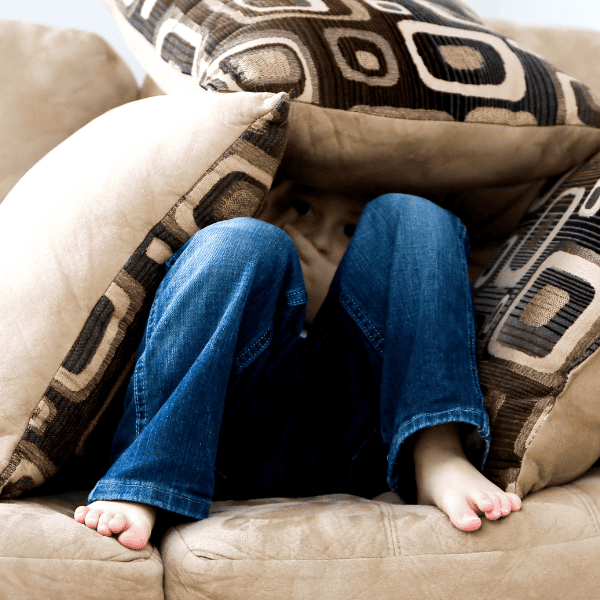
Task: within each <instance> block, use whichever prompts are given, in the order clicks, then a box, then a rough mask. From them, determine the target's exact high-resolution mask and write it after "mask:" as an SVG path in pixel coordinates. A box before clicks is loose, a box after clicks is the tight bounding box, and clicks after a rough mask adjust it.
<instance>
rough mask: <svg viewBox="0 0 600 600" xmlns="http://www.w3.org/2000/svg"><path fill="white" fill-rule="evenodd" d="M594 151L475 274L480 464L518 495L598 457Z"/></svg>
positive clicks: (598, 171) (599, 337)
mask: <svg viewBox="0 0 600 600" xmlns="http://www.w3.org/2000/svg"><path fill="white" fill-rule="evenodd" d="M599 211H600V153H599V154H596V156H594V157H593V158H592V159H591V160H590V161H588V162H587V163H586V164H585V165H583V166H581V167H579V168H577V169H575V170H573V171H572V172H571V173H568V174H567V175H566V176H564V177H563V178H561V179H560V180H559V181H557V182H556V184H555V185H554V187H552V188H551V189H549V190H547V192H546V194H545V195H543V196H542V197H541V198H540V199H539V200H538V201H537V202H536V203H534V204H533V205H532V206H531V207H530V209H529V212H528V213H527V214H526V215H525V217H524V218H523V220H522V222H521V223H520V225H519V227H518V228H517V230H516V232H515V233H514V235H512V236H511V237H510V238H509V240H508V241H507V242H506V244H505V245H504V246H503V247H502V248H501V249H500V250H499V252H498V253H497V255H496V256H495V258H494V259H493V260H492V261H491V262H490V263H489V264H488V266H487V268H486V269H485V270H484V271H483V272H482V273H481V275H480V276H479V277H478V279H477V280H476V281H475V294H476V302H477V309H478V312H479V313H480V315H481V316H482V317H484V318H485V320H484V321H483V324H482V327H481V328H480V332H479V339H478V352H479V376H480V380H481V385H482V390H483V393H484V397H485V401H486V408H487V411H488V414H489V416H490V428H491V437H492V443H491V448H490V452H489V455H488V459H487V463H486V470H485V473H486V474H487V475H488V476H489V477H490V478H491V479H493V480H494V481H496V482H497V483H498V484H499V485H500V486H501V487H502V488H504V489H506V490H508V491H512V492H516V493H517V494H519V495H520V496H521V497H523V496H525V495H526V494H527V493H529V492H532V491H536V490H539V489H541V488H543V487H546V486H550V485H558V484H561V483H565V482H567V481H570V480H572V479H575V478H576V477H578V476H579V475H581V474H582V473H584V472H585V471H587V470H588V469H589V468H590V466H591V465H593V464H594V463H595V462H596V461H597V460H598V458H600V387H599V385H598V368H599V365H600V350H599V347H600V215H599V214H598V213H599Z"/></svg>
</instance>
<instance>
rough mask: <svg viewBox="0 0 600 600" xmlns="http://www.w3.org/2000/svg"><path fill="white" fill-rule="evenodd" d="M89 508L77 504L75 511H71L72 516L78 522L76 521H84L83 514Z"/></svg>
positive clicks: (85, 513)
mask: <svg viewBox="0 0 600 600" xmlns="http://www.w3.org/2000/svg"><path fill="white" fill-rule="evenodd" d="M89 510H90V509H89V508H88V507H87V506H78V507H77V508H76V509H75V512H74V513H73V518H74V519H75V520H76V521H77V522H78V523H84V522H85V515H87V513H88V511H89Z"/></svg>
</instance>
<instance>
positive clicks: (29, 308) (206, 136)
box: [0, 92, 289, 497]
mask: <svg viewBox="0 0 600 600" xmlns="http://www.w3.org/2000/svg"><path fill="white" fill-rule="evenodd" d="M284 96H285V95H284V94H272V93H269V92H261V93H256V94H253V93H241V94H206V95H198V94H174V95H170V96H158V97H153V98H147V99H144V100H138V101H135V102H131V103H129V104H125V105H123V106H121V107H118V108H115V109H113V110H111V111H109V112H108V113H106V114H104V115H102V116H100V117H98V118H97V119H95V120H93V121H92V122H91V123H89V124H88V125H86V126H84V127H83V128H82V129H80V130H79V131H77V132H76V133H75V134H73V135H72V136H71V137H69V138H68V139H67V140H65V141H64V142H62V143H61V144H60V145H59V146H57V147H56V148H55V149H53V150H52V151H51V152H49V153H48V154H47V155H46V156H45V157H44V158H42V159H41V160H40V161H39V162H38V163H37V164H36V165H35V166H34V167H33V168H32V169H30V171H29V172H28V173H27V174H26V175H25V176H24V177H23V178H22V179H21V180H20V181H19V182H18V184H17V185H16V186H15V187H14V188H13V189H12V190H11V192H10V193H9V194H8V196H7V197H6V199H5V201H4V202H3V203H2V204H0V280H1V281H2V286H1V287H0V314H2V320H1V321H0V347H1V348H2V352H1V353H0V491H1V496H2V497H14V496H17V495H19V494H20V493H21V492H23V491H24V490H27V489H30V488H33V487H36V486H37V485H39V484H41V483H42V482H43V481H45V480H46V479H48V478H49V477H51V476H52V475H54V474H55V473H56V472H57V471H58V469H59V468H60V466H61V465H62V464H64V462H65V461H66V460H67V459H68V458H69V457H70V456H71V455H72V454H73V453H74V452H76V451H78V450H81V448H82V444H83V443H84V441H85V439H86V438H87V436H88V435H89V434H90V432H91V431H92V430H93V429H94V427H95V425H96V423H97V421H98V419H99V418H100V416H101V415H102V413H103V412H104V411H105V410H106V408H107V407H108V405H109V404H110V402H111V399H112V398H113V396H114V395H115V393H116V392H117V391H118V389H119V388H120V387H121V386H122V385H123V383H124V382H125V381H126V380H127V375H128V374H129V372H130V366H131V364H132V359H133V356H134V354H135V351H136V349H137V346H138V345H139V342H140V340H141V335H142V331H143V327H144V325H145V319H146V317H147V313H148V310H149V307H150V304H151V302H152V298H153V295H154V292H155V290H156V287H157V286H158V283H159V282H160V280H161V279H162V277H163V274H164V267H163V263H164V262H165V261H166V260H167V259H168V258H169V257H170V256H171V255H172V253H173V252H174V251H175V250H176V249H177V248H179V247H180V246H181V245H182V244H183V243H184V242H185V241H186V240H187V239H189V238H190V237H191V236H192V235H193V234H194V233H195V232H196V231H198V230H199V229H200V228H202V227H204V226H206V225H208V224H210V223H213V222H215V221H218V220H223V219H228V218H232V217H236V216H253V215H254V214H255V213H256V211H257V210H258V209H259V207H260V204H261V201H262V199H263V197H264V195H265V194H266V192H267V191H268V189H269V187H270V185H271V183H272V179H273V177H274V175H275V171H276V169H277V168H278V166H279V162H280V160H281V156H282V154H283V150H284V147H285V142H286V134H287V115H288V112H289V105H288V103H287V101H286V99H285V97H284Z"/></svg>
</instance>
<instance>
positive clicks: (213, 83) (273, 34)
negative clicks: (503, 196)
mask: <svg viewBox="0 0 600 600" xmlns="http://www.w3.org/2000/svg"><path fill="white" fill-rule="evenodd" d="M103 1H104V3H105V4H106V5H107V6H108V8H109V9H110V10H111V11H112V13H113V15H114V17H115V19H116V21H117V23H118V24H119V26H120V28H121V31H122V32H123V34H124V36H125V38H126V39H127V41H128V43H129V44H130V46H131V47H132V49H133V51H134V52H135V53H136V54H137V56H138V58H139V59H140V61H141V62H142V64H144V66H145V67H146V69H147V71H148V73H149V75H150V76H151V77H152V78H153V79H154V80H155V81H156V82H157V83H158V85H159V86H160V87H161V88H162V89H163V90H164V91H165V92H166V93H172V92H174V91H178V90H182V89H195V90H201V89H217V90H228V91H240V90H244V91H285V92H289V94H290V96H291V98H292V99H294V100H295V102H293V103H292V111H291V117H290V136H289V143H288V148H287V150H286V155H285V157H284V161H283V163H282V164H283V166H284V168H285V169H286V171H287V172H288V173H289V174H290V175H291V176H292V177H294V178H296V179H300V180H302V181H304V182H306V183H309V184H312V185H317V186H320V187H334V188H337V189H344V188H346V189H347V188H351V189H353V190H356V189H359V188H360V189H363V190H365V191H369V192H377V191H390V189H395V190H398V191H403V192H410V193H418V194H421V195H427V194H429V193H432V194H434V193H435V194H437V193H440V192H447V191H452V190H456V189H472V188H474V187H478V188H481V187H495V186H496V187H497V186H502V185H514V184H517V183H523V182H528V181H533V180H539V179H543V178H546V177H549V176H553V175H558V174H560V173H564V172H565V171H567V170H568V169H570V168H572V167H574V166H576V165H578V164H581V163H582V162H583V161H584V160H587V159H588V158H589V157H590V156H591V155H593V154H594V153H595V152H596V151H598V149H600V129H598V127H599V126H600V103H598V102H596V101H595V100H594V99H593V97H592V94H591V92H590V90H589V89H588V88H587V87H586V86H585V85H583V84H582V83H579V82H578V81H575V80H573V79H572V78H571V77H568V76H567V75H565V74H563V73H560V72H559V71H558V70H557V69H556V68H554V67H553V66H552V65H550V64H549V63H548V62H546V61H545V60H544V59H542V58H540V57H539V56H536V55H535V54H533V53H532V52H529V51H528V50H526V49H524V48H522V47H521V46H520V45H519V44H517V43H516V42H512V41H511V40H509V39H507V38H505V37H504V36H502V35H501V34H499V33H496V32H495V31H493V30H492V29H490V28H489V27H487V26H486V25H485V24H484V23H483V21H482V20H481V19H480V18H479V17H478V16H477V15H476V14H475V13H474V12H473V11H472V10H470V9H469V8H468V7H467V6H465V5H464V4H463V3H462V2H460V0H393V1H392V0H103Z"/></svg>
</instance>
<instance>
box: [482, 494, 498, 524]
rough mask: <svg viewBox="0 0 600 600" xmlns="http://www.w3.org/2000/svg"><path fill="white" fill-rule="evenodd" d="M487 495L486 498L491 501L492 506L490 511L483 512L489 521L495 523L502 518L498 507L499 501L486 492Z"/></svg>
mask: <svg viewBox="0 0 600 600" xmlns="http://www.w3.org/2000/svg"><path fill="white" fill-rule="evenodd" d="M487 495H488V497H489V498H490V500H491V501H492V503H493V504H492V508H491V510H488V511H486V512H485V516H486V517H487V518H488V519H489V520H490V521H496V520H498V519H499V518H500V517H501V516H502V509H501V507H500V499H499V498H498V496H497V495H496V494H495V493H493V492H487Z"/></svg>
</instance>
